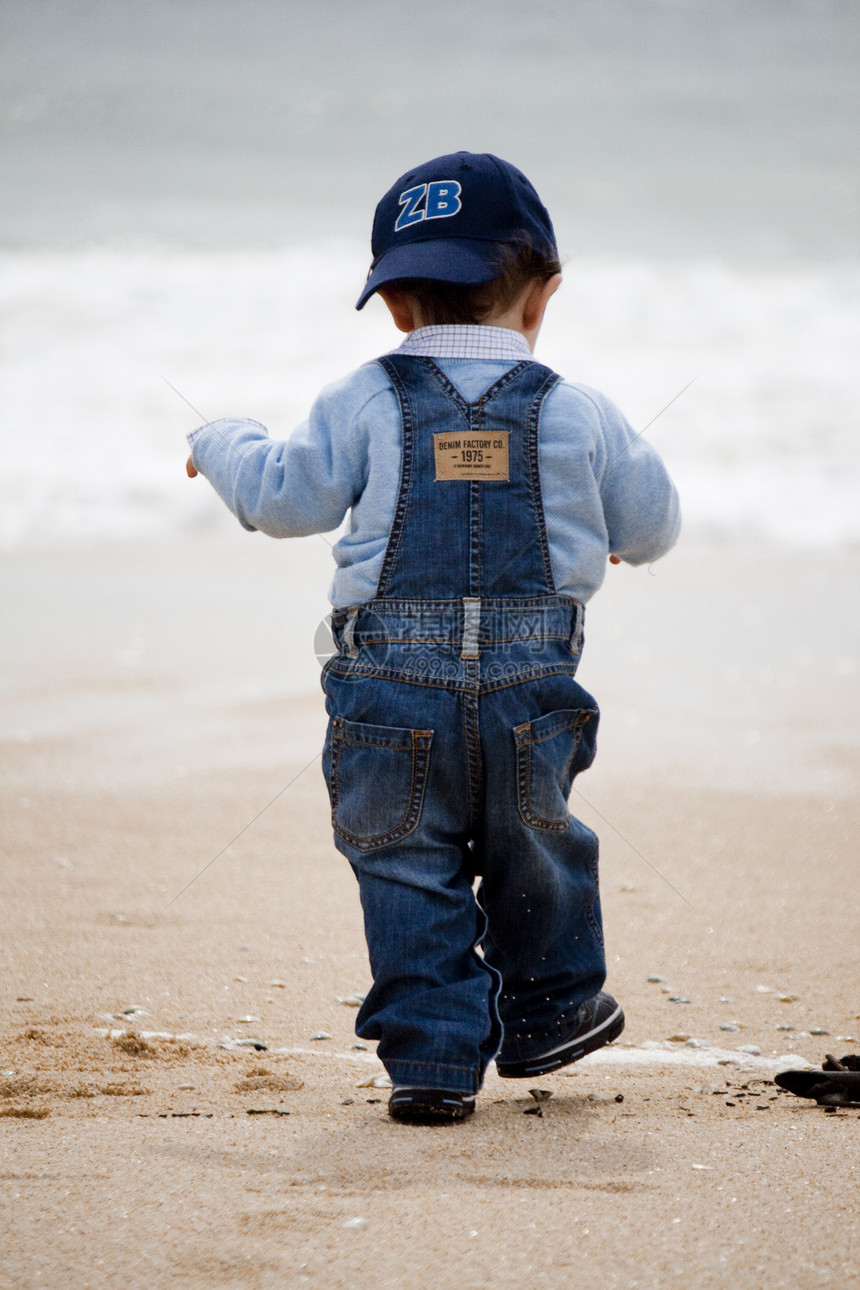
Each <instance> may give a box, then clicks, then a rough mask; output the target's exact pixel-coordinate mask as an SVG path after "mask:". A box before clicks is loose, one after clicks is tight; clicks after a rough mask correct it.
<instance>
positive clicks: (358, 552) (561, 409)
mask: <svg viewBox="0 0 860 1290" xmlns="http://www.w3.org/2000/svg"><path fill="white" fill-rule="evenodd" d="M429 330H430V329H428V331H429ZM432 330H433V332H444V331H448V330H450V329H447V328H434V329H432ZM469 331H470V332H472V333H479V332H481V333H483V332H488V333H491V332H495V333H496V338H498V334H499V329H497V328H470V329H469ZM505 335H506V336H508V337H510V336H511V335H512V333H510V332H507V333H505ZM420 338H421V333H420V332H416V333H413V335H412V336H410V337H409V339H408V341H407V342H406V344H404V346H403V348H404V349H408V352H410V353H426V354H428V356H429V357H432V358H434V361H435V362H436V363H437V364H438V366H439V367H440V368H441V369H442V371H443V372H444V373H445V375H446V376H447V377H448V379H449V380H450V381H452V383H453V384H454V385H455V386H456V387H457V389H458V390H459V391H460V393H461V394H462V395H463V397H464V398H465V399H466V400H467V401H469V402H473V401H475V400H476V399H478V398H479V397H480V396H481V394H482V393H483V392H484V390H485V389H487V387H488V386H490V385H491V384H492V383H493V382H494V381H495V380H497V379H498V377H499V376H501V375H502V373H503V372H505V371H507V370H508V369H509V368H510V367H512V366H513V365H514V362H515V361H520V360H521V359H522V358H530V357H531V355H530V353H529V351H528V349H527V348H526V347H525V342H523V348H524V352H522V353H517V355H516V358H515V359H514V358H512V357H508V358H504V359H499V358H488V357H483V356H482V357H477V358H450V357H440V356H439V351H440V350H441V352H442V353H445V352H446V349H445V347H444V346H439V345H438V344H437V345H434V344H433V342H432V338H431V339H430V340H429V341H428V342H427V343H425V344H424V345H423V346H422V344H421V339H420ZM519 339H520V338H517V340H519ZM434 348H435V349H436V350H437V353H436V354H433V353H429V351H430V350H431V349H434ZM478 352H479V353H481V352H482V351H481V347H480V346H479V347H478ZM483 352H484V353H489V354H492V353H495V352H498V345H495V346H494V345H493V344H492V338H488V342H487V344H486V345H485V346H484V348H483ZM400 436H401V426H400V407H399V403H398V401H397V396H396V395H395V393H394V391H393V389H392V388H391V385H390V383H389V380H388V377H387V376H386V374H385V372H384V370H383V369H382V367H380V365H379V364H378V363H376V362H371V363H365V364H364V366H362V367H360V368H358V369H357V370H356V371H354V372H352V373H351V374H350V375H349V376H346V377H344V378H343V380H340V381H336V382H335V383H334V384H333V385H329V386H327V387H326V388H325V389H324V390H323V391H322V393H321V394H320V395H319V397H318V398H317V400H316V401H315V403H314V405H313V407H312V408H311V412H310V416H309V417H308V419H307V421H305V422H304V423H303V424H302V425H300V426H299V427H298V428H297V429H296V430H295V432H294V433H293V434H292V436H291V437H290V438H289V439H288V440H286V441H282V440H273V439H270V438H269V437H268V431H267V430H266V427H265V426H263V425H260V424H259V422H257V421H249V420H244V419H231V418H225V419H223V420H219V421H213V422H210V423H209V424H207V425H205V426H201V427H200V428H199V429H198V430H195V431H192V433H191V434H190V435H189V436H188V438H189V443H190V444H191V450H192V460H193V462H194V465H195V467H196V469H197V470H198V471H199V472H200V474H201V475H204V476H205V477H206V478H207V479H208V480H209V482H210V483H211V484H212V486H213V487H214V488H215V490H216V492H217V493H218V494H219V496H220V497H221V498H222V499H223V501H224V502H226V504H227V506H229V508H230V510H231V511H232V512H233V514H234V515H235V516H236V517H237V518H238V520H239V522H240V523H241V524H242V525H243V526H244V527H245V528H246V529H251V530H254V529H259V530H260V531H261V532H263V533H267V534H268V535H269V536H270V537H278V538H282V537H301V536H304V535H306V534H309V533H327V532H330V531H331V530H333V529H337V528H338V527H339V526H340V524H341V523H342V521H343V519H344V517H345V516H346V515H347V513H348V514H349V519H348V522H347V525H346V529H345V531H344V532H343V533H342V535H341V536H340V537H339V539H338V540H337V542H336V543H335V546H334V555H335V560H336V562H337V566H338V567H337V570H336V572H335V575H334V579H333V582H332V586H331V593H330V594H331V601H332V604H333V605H334V606H335V607H336V608H343V607H345V606H349V605H356V604H360V603H362V602H363V601H366V600H372V599H373V597H374V595H375V594H376V586H377V582H378V579H379V574H380V571H381V568H382V561H383V557H384V555H385V548H386V544H387V542H388V536H389V533H390V531H391V523H392V519H393V516H394V508H395V504H396V501H397V493H398V486H399V482H400V453H401V449H400ZM539 461H540V474H541V489H542V493H543V506H544V514H545V517H546V526H547V535H548V538H549V548H550V558H551V561H552V570H553V577H554V579H555V584H556V591H557V592H558V594H559V595H568V596H573V597H575V598H576V599H577V600H581V601H583V602H585V601H587V600H588V599H589V598H590V597H591V596H592V595H593V594H594V592H595V591H596V590H597V589H598V587H599V586H600V584H601V583H602V581H603V578H604V575H605V572H606V562H607V557H608V555H609V554H610V553H612V554H614V555H618V556H620V557H621V558H622V559H623V560H626V561H627V562H628V563H630V564H644V563H647V562H650V561H652V560H656V559H657V558H658V557H659V556H661V555H664V554H665V552H666V551H668V550H669V549H670V547H672V546H673V545H674V543H675V542H676V540H677V538H678V533H679V530H680V524H681V520H680V511H679V506H678V497H677V493H676V491H675V488H674V485H673V484H672V481H671V479H670V478H669V475H668V473H667V471H666V468H665V466H664V465H663V462H662V461H661V459H660V457H659V456H658V454H657V453H656V451H655V450H654V449H653V448H652V447H651V446H650V444H648V443H646V442H645V440H644V439H643V438H641V437H638V436H637V435H636V433H635V432H634V430H633V429H632V428H631V426H630V425H628V423H627V422H626V421H625V419H624V417H623V416H622V415H621V413H620V412H619V411H618V409H617V408H616V407H615V406H614V405H613V404H612V403H610V401H609V400H608V399H606V398H604V396H603V395H602V394H599V393H597V391H595V390H591V389H588V388H587V387H585V386H582V385H574V384H571V383H570V382H568V381H561V382H559V384H558V385H556V386H555V388H554V389H553V390H552V391H551V392H550V394H549V395H548V396H547V398H546V400H545V402H544V405H543V410H542V413H541V421H540V448H539Z"/></svg>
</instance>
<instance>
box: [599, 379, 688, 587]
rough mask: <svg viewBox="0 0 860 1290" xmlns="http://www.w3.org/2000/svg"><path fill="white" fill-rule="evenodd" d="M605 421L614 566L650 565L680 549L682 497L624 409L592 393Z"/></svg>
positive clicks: (603, 462)
mask: <svg viewBox="0 0 860 1290" xmlns="http://www.w3.org/2000/svg"><path fill="white" fill-rule="evenodd" d="M589 394H590V396H591V397H592V401H593V402H594V405H595V407H596V409H597V411H598V414H599V416H600V422H601V428H602V431H603V434H602V439H603V453H601V454H599V456H600V458H601V459H600V460H599V461H598V462H597V463H596V466H597V472H596V473H597V477H598V481H599V489H600V499H601V502H602V504H603V514H604V518H605V521H606V531H607V535H608V538H609V550H610V556H609V559H610V561H611V563H612V564H620V563H621V562H622V560H623V561H624V562H625V563H626V564H634V565H636V564H648V563H650V562H651V561H652V560H657V559H659V557H660V556H661V555H665V554H666V552H667V551H669V550H671V548H672V547H673V546H674V545H675V543H676V542H677V540H678V536H679V534H680V531H681V508H680V505H679V502H678V493H677V491H676V489H675V485H674V484H673V483H672V480H671V479H670V477H669V472H668V471H667V469H666V467H665V465H664V464H663V461H662V459H661V457H660V455H659V453H658V452H657V451H656V449H655V448H653V447H652V446H651V444H650V443H648V442H647V441H646V440H645V439H644V438H643V437H642V436H641V434H637V433H636V431H634V430H633V428H632V426H631V425H630V424H629V423H628V422H627V421H626V420H625V419H624V417H623V416H622V415H621V413H620V412H619V411H618V409H617V408H616V407H615V405H614V404H613V403H611V402H610V401H609V400H608V399H605V398H603V396H600V395H596V394H595V393H594V392H591V391H590V392H589Z"/></svg>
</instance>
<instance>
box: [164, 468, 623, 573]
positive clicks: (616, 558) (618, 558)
mask: <svg viewBox="0 0 860 1290" xmlns="http://www.w3.org/2000/svg"><path fill="white" fill-rule="evenodd" d="M188 464H189V466H190V465H191V458H190V457H189V458H188ZM188 473H189V474H190V473H191V471H189V472H188ZM194 474H195V475H196V474H197V471H196V470H195V471H194ZM609 563H610V564H620V563H621V556H620V555H611V556H610V557H609Z"/></svg>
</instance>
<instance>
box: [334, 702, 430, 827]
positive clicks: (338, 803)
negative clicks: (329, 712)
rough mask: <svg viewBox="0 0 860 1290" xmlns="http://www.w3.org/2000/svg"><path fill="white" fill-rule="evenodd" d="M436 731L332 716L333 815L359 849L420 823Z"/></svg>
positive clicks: (336, 823)
mask: <svg viewBox="0 0 860 1290" xmlns="http://www.w3.org/2000/svg"><path fill="white" fill-rule="evenodd" d="M432 742H433V731H432V730H402V729H399V728H398V727H396V726H373V725H368V724H367V723H366V722H363V721H347V720H346V719H345V718H343V717H334V718H332V723H331V770H330V772H329V776H330V778H329V792H330V795H331V820H332V826H333V827H334V831H335V833H336V834H337V835H338V837H340V838H343V840H344V842H348V843H349V845H350V846H353V847H355V848H356V849H357V850H359V851H372V850H374V849H375V848H376V847H386V846H390V845H391V844H392V843H393V842H399V841H400V840H401V839H402V838H405V837H406V836H407V834H409V833H411V832H412V830H413V829H414V828H415V827H416V825H417V824H418V821H419V819H420V818H421V807H422V804H423V801H424V790H425V788H426V785H427V773H428V770H429V767H430V745H431V743H432Z"/></svg>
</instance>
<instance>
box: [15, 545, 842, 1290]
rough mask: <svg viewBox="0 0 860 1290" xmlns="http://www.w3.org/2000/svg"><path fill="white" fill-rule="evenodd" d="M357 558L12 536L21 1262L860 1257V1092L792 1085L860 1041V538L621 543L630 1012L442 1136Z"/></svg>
mask: <svg viewBox="0 0 860 1290" xmlns="http://www.w3.org/2000/svg"><path fill="white" fill-rule="evenodd" d="M329 562H330V555H329V552H328V551H327V549H326V544H325V542H324V541H321V540H319V539H308V540H305V541H302V542H300V543H294V544H279V543H274V542H269V541H267V540H265V539H263V538H261V537H259V536H254V537H252V536H249V535H246V534H242V533H241V532H238V531H237V532H235V533H232V532H231V533H226V532H225V531H224V530H223V529H221V528H218V529H213V533H212V535H211V536H210V537H206V536H205V535H203V534H198V535H197V536H194V537H191V536H188V537H182V538H179V537H178V538H176V539H174V540H171V541H165V542H163V543H155V542H142V541H141V542H135V543H126V544H123V543H114V544H112V545H111V544H103V545H99V546H93V547H91V548H89V547H84V546H81V545H78V546H75V545H70V546H68V547H66V548H64V549H48V548H45V549H39V548H37V547H33V548H30V549H19V550H17V551H12V552H7V553H5V554H4V555H2V557H0V574H2V587H3V603H4V606H5V607H6V612H5V616H6V619H7V624H8V626H7V629H6V631H5V632H4V640H3V645H2V656H3V669H2V673H3V710H2V730H0V733H2V741H3V742H2V757H3V779H2V819H3V830H2V832H3V852H4V855H3V867H2V886H3V914H2V930H3V945H4V951H5V953H4V958H5V968H4V973H3V990H2V1000H0V1044H1V1045H2V1060H0V1141H2V1156H3V1166H2V1176H3V1183H4V1185H3V1188H2V1192H0V1208H2V1228H3V1231H4V1238H3V1244H4V1251H5V1252H4V1256H3V1259H2V1267H0V1284H2V1285H8V1286H10V1287H15V1288H16V1290H19V1288H21V1290H23V1288H28V1290H29V1288H30V1287H36V1286H45V1287H55V1286H64V1287H69V1290H78V1288H79V1287H80V1288H83V1287H93V1288H98V1287H119V1286H122V1287H127V1288H128V1290H138V1287H140V1288H142V1287H147V1288H151V1287H153V1286H157V1287H162V1286H163V1287H167V1286H175V1285H178V1286H188V1287H200V1288H201V1290H210V1288H215V1287H218V1288H220V1287H225V1288H226V1287H241V1288H243V1290H244V1288H245V1287H249V1288H251V1287H264V1288H268V1287H278V1288H279V1290H281V1288H286V1287H294V1286H295V1287H298V1286H305V1285H311V1286H318V1287H320V1288H323V1287H324V1288H325V1290H355V1288H356V1287H359V1286H364V1285H369V1286H373V1287H377V1288H378V1290H385V1288H388V1287H391V1288H399V1287H409V1290H448V1288H449V1287H450V1288H451V1290H454V1288H455V1287H456V1288H457V1290H461V1288H469V1290H471V1288H473V1287H474V1288H475V1290H477V1288H479V1287H480V1288H484V1287H491V1286H492V1287H524V1288H526V1290H528V1288H530V1287H543V1286H546V1287H561V1286H568V1285H574V1284H586V1285H599V1286H602V1287H607V1288H613V1287H619V1288H622V1287H623V1288H624V1290H627V1288H628V1287H642V1288H643V1290H644V1288H647V1290H657V1288H658V1287H676V1286H677V1287H684V1288H685V1290H700V1288H702V1290H704V1288H706V1287H708V1288H710V1287H714V1288H718V1290H723V1288H725V1290H728V1288H729V1287H732V1288H734V1287H738V1286H740V1287H744V1290H756V1288H757V1287H762V1288H763V1287H768V1290H780V1288H783V1287H786V1288H790V1290H807V1288H808V1290H812V1288H813V1287H816V1288H817V1287H821V1286H827V1285H833V1286H837V1285H838V1286H841V1287H842V1286H848V1285H853V1284H856V1283H857V1282H858V1280H860V1231H858V1223H860V1220H858V1208H857V1194H858V1187H857V1181H858V1180H857V1160H858V1134H860V1109H852V1110H837V1111H834V1112H827V1111H825V1110H824V1109H823V1108H820V1107H817V1106H816V1105H815V1104H814V1103H811V1102H808V1101H805V1100H801V1099H798V1098H795V1097H792V1096H791V1095H790V1094H785V1093H781V1092H778V1090H777V1088H776V1087H775V1086H774V1085H773V1083H772V1078H773V1074H774V1072H775V1071H776V1070H777V1069H779V1068H780V1067H785V1066H787V1065H790V1064H791V1063H792V1062H796V1063H797V1064H798V1065H803V1064H804V1063H805V1062H809V1063H812V1064H813V1065H819V1064H820V1063H821V1061H822V1059H823V1057H824V1055H825V1054H826V1053H828V1052H832V1053H835V1054H836V1055H842V1054H844V1053H848V1052H860V994H858V990H857V983H858V980H860V938H858V936H857V901H856V888H857V880H856V854H857V848H856V837H857V832H858V830H857V825H858V819H857V817H858V804H857V798H856V783H857V774H858V767H860V705H858V686H857V667H858V662H860V660H858V656H857V628H858V620H860V612H859V611H858V590H857V589H858V586H860V555H858V553H857V552H854V553H847V554H840V555H835V554H834V553H832V552H827V553H825V554H821V555H816V554H814V553H809V552H806V553H801V554H797V555H793V554H792V553H791V552H789V551H787V550H785V549H781V550H777V549H768V548H762V547H760V546H758V545H757V544H756V543H755V542H753V541H752V540H751V541H750V542H748V543H737V544H736V545H717V544H713V545H707V544H703V543H698V544H697V543H695V542H690V543H686V544H682V545H681V547H680V548H679V550H678V551H677V552H675V553H673V554H672V555H671V556H669V557H668V558H667V559H666V560H665V561H662V562H661V563H659V564H658V565H656V566H654V568H653V569H652V570H647V569H640V570H630V569H626V568H620V569H610V570H609V573H608V575H607V583H606V586H605V588H604V590H603V591H602V592H601V593H600V595H599V596H598V597H597V598H596V600H595V601H594V602H593V604H592V607H591V608H590V610H589V616H588V621H587V629H586V631H587V645H586V650H585V659H584V662H583V665H582V668H581V672H580V679H581V680H582V682H583V684H584V685H586V687H587V688H589V689H590V690H591V691H592V692H593V693H594V694H595V695H596V696H597V698H598V700H599V702H600V704H601V707H602V709H603V720H602V726H601V739H600V746H599V753H598V758H597V762H596V764H595V766H594V768H593V769H592V770H591V771H589V773H588V774H587V775H585V776H583V777H582V778H581V780H579V781H578V782H577V786H576V791H575V793H574V796H573V798H572V802H571V805H572V809H573V810H574V811H575V812H576V813H577V814H580V815H581V817H582V818H583V819H584V820H585V821H586V823H588V824H589V825H591V826H592V827H594V828H595V829H596V830H597V831H598V833H599V834H600V837H601V845H602V887H603V901H604V915H605V922H606V934H607V946H608V955H609V968H610V975H609V983H608V984H609V988H611V989H612V990H613V993H615V994H617V996H618V997H619V999H620V1000H621V1001H622V1002H623V1004H624V1007H625V1010H626V1013H627V1018H628V1022H627V1029H626V1031H625V1033H624V1035H623V1037H622V1040H621V1041H620V1042H619V1043H618V1044H616V1045H614V1046H613V1047H612V1048H611V1049H610V1050H607V1051H606V1052H604V1053H601V1054H597V1055H595V1056H594V1057H592V1058H588V1059H586V1060H585V1061H583V1062H582V1063H580V1064H578V1065H576V1066H573V1067H570V1068H568V1069H567V1070H566V1071H564V1072H561V1073H559V1074H558V1075H555V1076H553V1077H548V1078H544V1079H541V1080H540V1081H536V1083H535V1087H536V1088H537V1089H539V1090H540V1092H541V1096H542V1100H538V1099H537V1098H536V1097H535V1096H534V1095H533V1094H532V1093H530V1090H529V1087H528V1086H527V1082H523V1081H503V1080H500V1079H499V1078H498V1077H497V1076H496V1075H495V1073H492V1074H491V1076H490V1077H489V1079H488V1081H487V1084H486V1087H485V1089H484V1092H483V1093H482V1095H481V1097H480V1099H479V1107H478V1111H477V1113H476V1115H475V1116H474V1118H473V1119H472V1120H471V1121H469V1122H467V1123H465V1124H463V1125H459V1126H453V1127H448V1128H438V1129H422V1128H417V1127H408V1126H403V1125H397V1124H394V1123H392V1122H391V1121H389V1119H388V1116H387V1113H386V1100H387V1090H386V1088H385V1087H381V1085H382V1083H383V1080H382V1079H381V1078H380V1077H381V1076H382V1068H381V1066H380V1064H379V1063H378V1061H377V1060H376V1058H375V1055H374V1053H373V1051H372V1045H370V1046H365V1047H363V1048H358V1047H356V1044H357V1041H356V1039H355V1037H354V1034H353V1023H354V1018H355V1008H354V1002H351V1000H354V996H356V995H360V994H363V993H364V992H365V991H366V989H367V986H368V983H369V981H368V967H367V959H366V953H365V949H364V941H363V936H362V929H361V923H360V913H359V905H358V899H357V892H356V890H355V885H354V881H353V878H352V875H351V874H350V872H349V869H348V866H347V865H346V862H345V861H344V860H343V859H342V857H341V856H340V855H339V854H338V853H337V852H336V851H335V849H334V846H333V844H332V841H331V836H330V830H329V826H328V811H327V802H326V796H325V789H324V785H323V781H322V775H321V773H320V768H319V751H320V747H321V742H322V737H323V732H324V711H323V701H322V695H321V693H320V692H319V689H318V685H317V681H316V677H317V676H318V671H319V667H318V663H317V660H316V658H315V657H314V648H313V642H314V635H315V629H316V626H317V623H318V622H319V621H320V619H321V618H322V617H323V615H324V613H325V608H326V601H325V590H326V586H327V581H328V576H329ZM649 978H657V979H652V980H649ZM254 1045H256V1046H254ZM546 1094H551V1096H550V1097H546V1096H545V1095H546Z"/></svg>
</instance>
